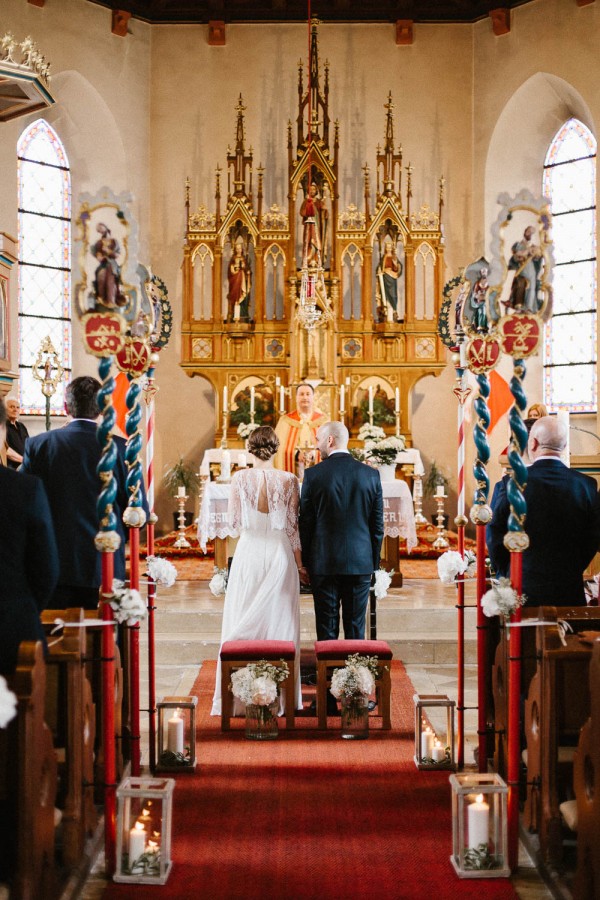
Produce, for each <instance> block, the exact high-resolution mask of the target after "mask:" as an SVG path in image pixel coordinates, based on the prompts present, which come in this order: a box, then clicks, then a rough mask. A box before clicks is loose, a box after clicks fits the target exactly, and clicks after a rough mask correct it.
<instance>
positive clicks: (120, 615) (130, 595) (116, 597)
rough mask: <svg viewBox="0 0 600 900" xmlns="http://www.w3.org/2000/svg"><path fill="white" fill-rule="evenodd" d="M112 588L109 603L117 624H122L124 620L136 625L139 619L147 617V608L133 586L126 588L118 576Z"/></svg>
mask: <svg viewBox="0 0 600 900" xmlns="http://www.w3.org/2000/svg"><path fill="white" fill-rule="evenodd" d="M112 590H113V593H112V597H111V599H110V600H109V603H110V605H111V608H112V610H113V612H114V618H115V621H116V622H118V623H119V625H123V624H124V623H125V622H126V623H127V624H128V625H136V624H137V623H138V622H139V621H140V620H141V619H145V618H146V617H147V615H148V609H147V607H146V604H145V603H144V601H143V600H142V598H141V595H140V592H139V591H136V590H135V588H126V587H125V584H124V583H123V582H122V581H119V579H118V578H115V579H114V581H113V583H112Z"/></svg>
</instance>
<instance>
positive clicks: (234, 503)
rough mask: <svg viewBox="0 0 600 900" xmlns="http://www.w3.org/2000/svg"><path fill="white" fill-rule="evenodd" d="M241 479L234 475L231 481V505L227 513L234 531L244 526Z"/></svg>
mask: <svg viewBox="0 0 600 900" xmlns="http://www.w3.org/2000/svg"><path fill="white" fill-rule="evenodd" d="M241 486H242V485H241V481H240V478H239V477H234V478H233V479H232V481H231V489H230V492H229V506H228V507H227V514H228V518H229V525H230V526H231V528H232V530H233V531H237V532H239V531H240V529H241V527H242V494H241Z"/></svg>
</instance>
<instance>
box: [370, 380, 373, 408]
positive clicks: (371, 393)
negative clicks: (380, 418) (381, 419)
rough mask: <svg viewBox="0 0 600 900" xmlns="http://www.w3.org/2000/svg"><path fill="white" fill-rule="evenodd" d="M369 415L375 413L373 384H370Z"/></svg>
mask: <svg viewBox="0 0 600 900" xmlns="http://www.w3.org/2000/svg"><path fill="white" fill-rule="evenodd" d="M369 415H370V416H372V415H373V385H372V384H370V385H369Z"/></svg>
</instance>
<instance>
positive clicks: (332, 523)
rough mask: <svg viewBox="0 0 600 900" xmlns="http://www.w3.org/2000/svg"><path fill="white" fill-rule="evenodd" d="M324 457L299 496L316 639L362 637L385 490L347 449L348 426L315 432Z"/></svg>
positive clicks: (332, 424)
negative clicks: (340, 629)
mask: <svg viewBox="0 0 600 900" xmlns="http://www.w3.org/2000/svg"><path fill="white" fill-rule="evenodd" d="M317 447H318V449H319V451H320V453H321V458H322V462H320V463H319V464H318V465H316V466H313V467H312V468H310V469H306V471H305V473H304V482H303V485H302V495H301V498H300V541H301V544H302V560H303V562H304V563H305V565H306V566H307V568H308V574H309V575H310V583H311V585H312V589H313V597H314V604H315V619H316V626H317V639H318V640H320V641H323V640H335V639H337V638H338V636H339V627H340V604H341V608H342V621H343V625H344V637H345V638H346V639H352V638H354V639H361V640H362V639H363V638H364V636H365V617H366V612H367V604H368V601H369V589H370V586H371V579H372V576H373V573H374V572H375V571H376V570H377V569H378V568H379V556H380V552H381V542H382V540H383V495H382V491H381V479H380V477H379V472H377V471H376V470H375V469H372V468H370V467H369V466H366V465H365V464H364V463H361V462H358V461H357V460H355V459H354V458H353V457H352V456H351V455H350V453H349V452H348V429H347V428H346V426H345V425H343V424H342V423H341V422H327V423H326V424H325V425H322V426H321V427H320V428H319V430H318V432H317Z"/></svg>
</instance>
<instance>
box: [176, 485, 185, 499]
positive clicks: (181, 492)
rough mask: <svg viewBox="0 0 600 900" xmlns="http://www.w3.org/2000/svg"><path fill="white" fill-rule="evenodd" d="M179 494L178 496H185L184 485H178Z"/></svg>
mask: <svg viewBox="0 0 600 900" xmlns="http://www.w3.org/2000/svg"><path fill="white" fill-rule="evenodd" d="M177 496H178V497H185V488H184V487H178V488H177Z"/></svg>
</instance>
